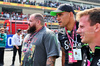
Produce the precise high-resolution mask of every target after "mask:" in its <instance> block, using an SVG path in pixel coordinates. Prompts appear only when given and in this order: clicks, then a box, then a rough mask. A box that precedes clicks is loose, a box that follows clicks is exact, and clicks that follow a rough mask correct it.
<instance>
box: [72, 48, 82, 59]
mask: <svg viewBox="0 0 100 66" xmlns="http://www.w3.org/2000/svg"><path fill="white" fill-rule="evenodd" d="M73 57H74V60H82V53H81V49H73Z"/></svg>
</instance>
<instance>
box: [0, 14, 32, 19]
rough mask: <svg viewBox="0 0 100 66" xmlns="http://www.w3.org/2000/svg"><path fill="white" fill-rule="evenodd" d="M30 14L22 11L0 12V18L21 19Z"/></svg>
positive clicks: (26, 17)
mask: <svg viewBox="0 0 100 66" xmlns="http://www.w3.org/2000/svg"><path fill="white" fill-rule="evenodd" d="M29 16H30V14H28V15H26V14H23V13H20V14H19V13H15V12H1V14H0V19H1V20H4V19H10V20H23V19H27V20H28V18H29Z"/></svg>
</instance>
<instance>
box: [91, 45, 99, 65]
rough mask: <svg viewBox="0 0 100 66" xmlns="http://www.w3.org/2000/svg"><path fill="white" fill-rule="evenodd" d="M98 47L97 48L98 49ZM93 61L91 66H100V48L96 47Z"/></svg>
mask: <svg viewBox="0 0 100 66" xmlns="http://www.w3.org/2000/svg"><path fill="white" fill-rule="evenodd" d="M96 47H97V48H96ZM96 47H95V48H96V49H95V53H94V56H93V60H92V62H91V65H90V66H100V46H96Z"/></svg>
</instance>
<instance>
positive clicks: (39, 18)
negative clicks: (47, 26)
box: [30, 13, 44, 25]
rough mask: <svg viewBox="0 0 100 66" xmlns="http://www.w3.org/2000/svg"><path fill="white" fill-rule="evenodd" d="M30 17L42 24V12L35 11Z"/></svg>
mask: <svg viewBox="0 0 100 66" xmlns="http://www.w3.org/2000/svg"><path fill="white" fill-rule="evenodd" d="M30 17H32V18H34V19H36V20H40V21H41V25H44V18H43V15H42V14H40V13H35V14H32V15H30Z"/></svg>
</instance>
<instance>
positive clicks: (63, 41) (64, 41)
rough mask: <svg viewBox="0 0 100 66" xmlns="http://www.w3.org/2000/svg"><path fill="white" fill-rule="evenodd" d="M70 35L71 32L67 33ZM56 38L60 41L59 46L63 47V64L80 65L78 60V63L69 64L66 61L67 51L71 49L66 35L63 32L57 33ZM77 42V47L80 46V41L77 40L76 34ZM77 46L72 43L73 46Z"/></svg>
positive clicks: (67, 65) (69, 65)
mask: <svg viewBox="0 0 100 66" xmlns="http://www.w3.org/2000/svg"><path fill="white" fill-rule="evenodd" d="M69 35H71V33H69ZM58 39H59V41H60V44H61V47H63V48H64V49H65V66H81V63H82V61H78V63H73V64H69V63H68V51H69V50H70V49H71V45H70V43H69V40H68V37H67V35H66V33H65V32H60V33H58ZM77 39H78V40H77V42H78V44H77V45H78V47H81V46H82V43H81V42H80V41H81V40H79V35H77ZM76 47H77V46H76V45H75V44H74V45H73V48H76Z"/></svg>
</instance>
